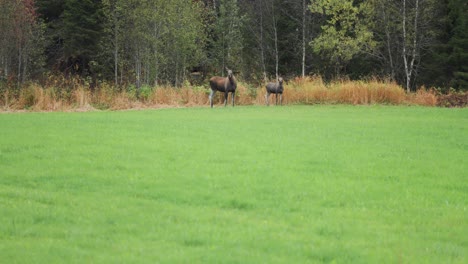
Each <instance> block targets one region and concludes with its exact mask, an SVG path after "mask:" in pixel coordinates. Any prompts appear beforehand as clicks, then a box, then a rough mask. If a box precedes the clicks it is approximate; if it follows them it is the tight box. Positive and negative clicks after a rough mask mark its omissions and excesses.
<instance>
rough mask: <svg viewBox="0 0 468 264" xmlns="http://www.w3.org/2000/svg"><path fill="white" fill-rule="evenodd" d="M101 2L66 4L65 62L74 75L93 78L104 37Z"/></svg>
mask: <svg viewBox="0 0 468 264" xmlns="http://www.w3.org/2000/svg"><path fill="white" fill-rule="evenodd" d="M102 20H103V13H102V5H101V1H100V0H66V1H65V5H64V10H63V13H62V27H61V32H62V34H61V37H62V39H63V58H64V60H65V61H66V62H65V63H66V66H67V67H68V70H70V71H71V72H72V73H78V74H84V75H86V74H89V73H90V72H89V70H90V66H91V65H90V61H91V60H93V59H94V58H95V57H96V56H97V55H98V54H97V52H98V50H99V48H98V44H99V40H100V37H101V36H102V35H103V28H102V26H101V25H102V22H103V21H102Z"/></svg>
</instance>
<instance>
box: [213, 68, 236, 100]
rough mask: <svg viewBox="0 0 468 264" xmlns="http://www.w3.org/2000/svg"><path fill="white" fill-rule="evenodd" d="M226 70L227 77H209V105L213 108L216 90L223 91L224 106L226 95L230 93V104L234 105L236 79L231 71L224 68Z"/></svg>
mask: <svg viewBox="0 0 468 264" xmlns="http://www.w3.org/2000/svg"><path fill="white" fill-rule="evenodd" d="M226 70H227V71H228V76H227V77H219V76H215V77H211V79H210V87H211V93H210V105H211V108H213V97H214V95H215V93H216V91H220V92H223V93H224V106H226V105H227V100H228V95H229V93H231V98H232V106H234V98H235V97H236V88H237V81H236V78H235V77H234V75H233V74H232V71H231V70H229V69H228V68H226Z"/></svg>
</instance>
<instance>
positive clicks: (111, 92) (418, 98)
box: [0, 76, 438, 111]
mask: <svg viewBox="0 0 468 264" xmlns="http://www.w3.org/2000/svg"><path fill="white" fill-rule="evenodd" d="M63 85H65V86H63ZM63 87H65V88H63ZM0 93H1V94H0V110H3V111H16V110H31V111H88V110H93V109H111V110H120V109H132V108H160V107H191V106H209V100H208V95H209V89H208V88H207V85H206V86H190V85H188V84H187V85H186V86H185V87H182V88H174V87H169V86H160V87H149V86H143V87H141V88H140V90H139V91H137V90H136V89H135V88H134V87H132V86H130V87H128V88H119V89H117V88H116V87H114V86H112V85H109V84H107V83H103V84H100V85H98V86H96V87H94V88H93V90H92V91H91V89H90V88H89V84H87V83H86V82H83V81H80V80H79V79H72V80H67V79H65V78H62V79H59V80H58V81H57V80H55V79H51V80H49V81H48V82H46V83H45V84H44V85H39V84H37V83H30V84H26V85H24V87H22V88H21V89H20V90H11V89H0ZM235 99H236V105H264V104H265V87H264V85H262V86H259V87H253V86H250V85H249V84H248V83H244V82H239V83H238V87H237V91H236V98H235ZM230 100H231V98H229V103H230V102H231V101H230ZM273 100H274V95H273ZM223 102H224V95H223V94H221V93H219V92H218V93H217V94H216V96H215V100H214V103H215V105H216V106H223ZM437 103H438V97H437V94H436V93H434V92H432V90H427V89H424V88H422V89H419V90H418V91H417V92H416V93H410V94H407V93H406V92H405V91H404V89H403V88H402V87H400V86H399V85H398V84H396V83H395V82H391V81H385V80H383V81H382V80H377V79H371V80H366V81H349V80H345V81H334V82H331V83H325V82H324V81H323V80H322V78H321V77H319V76H313V77H307V78H295V79H292V80H289V81H288V82H285V83H284V94H283V104H354V105H368V104H392V105H398V104H407V105H424V106H435V105H437Z"/></svg>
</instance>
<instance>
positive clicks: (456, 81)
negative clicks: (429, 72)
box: [448, 0, 468, 90]
mask: <svg viewBox="0 0 468 264" xmlns="http://www.w3.org/2000/svg"><path fill="white" fill-rule="evenodd" d="M449 21H450V39H449V41H448V45H449V49H450V51H449V52H450V54H449V59H448V63H449V65H450V67H451V71H452V74H453V76H452V80H451V82H450V85H451V86H452V87H454V88H456V89H461V90H468V22H467V21H468V4H467V2H466V0H450V1H449Z"/></svg>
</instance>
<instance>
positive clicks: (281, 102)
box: [280, 94, 283, 105]
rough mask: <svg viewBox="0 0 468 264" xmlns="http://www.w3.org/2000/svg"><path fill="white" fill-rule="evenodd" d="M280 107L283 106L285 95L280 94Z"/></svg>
mask: <svg viewBox="0 0 468 264" xmlns="http://www.w3.org/2000/svg"><path fill="white" fill-rule="evenodd" d="M280 105H283V94H280Z"/></svg>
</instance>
